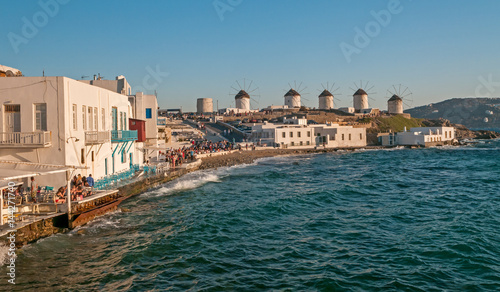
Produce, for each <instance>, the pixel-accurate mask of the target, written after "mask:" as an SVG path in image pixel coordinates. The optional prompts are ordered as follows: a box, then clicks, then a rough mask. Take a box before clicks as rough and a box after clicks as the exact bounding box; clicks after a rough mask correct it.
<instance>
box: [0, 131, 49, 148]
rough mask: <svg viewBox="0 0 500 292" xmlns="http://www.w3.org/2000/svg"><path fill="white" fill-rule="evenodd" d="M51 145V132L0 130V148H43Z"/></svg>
mask: <svg viewBox="0 0 500 292" xmlns="http://www.w3.org/2000/svg"><path fill="white" fill-rule="evenodd" d="M50 146H52V132H51V131H44V132H0V148H18V147H21V148H43V147H50Z"/></svg>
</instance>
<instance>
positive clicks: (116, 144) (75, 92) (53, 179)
mask: <svg viewBox="0 0 500 292" xmlns="http://www.w3.org/2000/svg"><path fill="white" fill-rule="evenodd" d="M0 102H1V109H0V121H1V122H2V124H1V125H2V129H1V130H0V132H1V134H0V160H2V161H11V162H13V163H19V164H21V163H32V164H37V165H59V166H76V167H82V168H84V169H81V170H78V171H77V172H76V173H75V174H81V175H82V176H88V175H89V174H92V176H93V177H94V179H99V178H102V177H104V176H107V175H111V174H113V173H117V172H121V171H125V170H128V169H130V166H131V165H132V164H142V163H143V161H142V156H141V155H138V154H137V150H136V147H135V141H136V140H137V131H130V130H129V118H130V117H132V116H133V112H132V106H131V105H130V103H129V101H128V97H127V95H125V94H121V93H117V92H114V91H112V90H109V89H105V88H101V87H98V86H93V85H90V84H88V83H87V84H86V83H85V82H80V81H77V80H73V79H71V78H67V77H14V78H0ZM37 180H38V179H37ZM38 183H39V185H49V186H54V187H57V186H62V185H65V184H66V175H65V173H60V174H54V175H50V176H43V177H40V179H39V181H38Z"/></svg>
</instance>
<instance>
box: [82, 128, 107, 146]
mask: <svg viewBox="0 0 500 292" xmlns="http://www.w3.org/2000/svg"><path fill="white" fill-rule="evenodd" d="M110 137H111V133H110V132H109V131H102V132H101V131H89V132H85V145H95V144H103V143H106V142H109V141H110Z"/></svg>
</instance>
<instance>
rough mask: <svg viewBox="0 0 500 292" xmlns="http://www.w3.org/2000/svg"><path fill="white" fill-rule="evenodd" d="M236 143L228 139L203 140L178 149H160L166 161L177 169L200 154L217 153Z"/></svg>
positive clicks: (231, 147)
mask: <svg viewBox="0 0 500 292" xmlns="http://www.w3.org/2000/svg"><path fill="white" fill-rule="evenodd" d="M233 147H234V144H233V143H231V142H228V141H220V142H212V141H208V140H203V141H198V142H196V141H194V140H193V141H191V146H183V147H182V148H178V149H173V148H171V149H167V150H166V151H165V152H162V151H160V155H162V156H164V159H165V162H168V163H169V164H170V166H171V167H172V168H173V169H175V167H178V166H181V165H182V164H183V163H185V162H187V161H193V160H195V159H196V155H198V154H206V153H216V152H222V151H229V152H231V150H232V149H233Z"/></svg>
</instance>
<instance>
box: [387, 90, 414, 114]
mask: <svg viewBox="0 0 500 292" xmlns="http://www.w3.org/2000/svg"><path fill="white" fill-rule="evenodd" d="M412 95H413V93H412V92H411V91H410V89H409V88H408V87H407V86H404V85H402V84H398V85H393V86H392V87H391V88H389V89H387V95H386V98H388V100H387V112H388V113H389V114H402V113H403V104H404V105H405V106H406V107H407V108H410V107H411V104H413V99H412V98H411V96H412Z"/></svg>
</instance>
